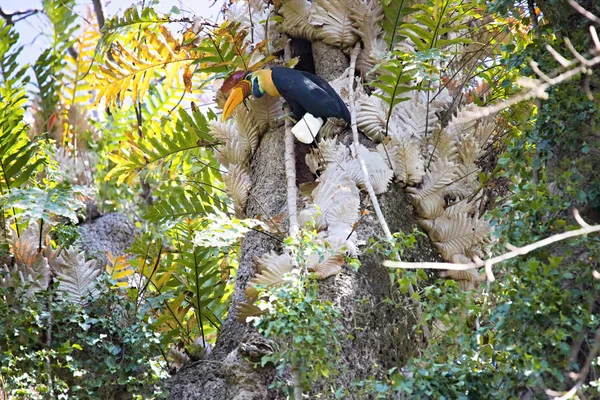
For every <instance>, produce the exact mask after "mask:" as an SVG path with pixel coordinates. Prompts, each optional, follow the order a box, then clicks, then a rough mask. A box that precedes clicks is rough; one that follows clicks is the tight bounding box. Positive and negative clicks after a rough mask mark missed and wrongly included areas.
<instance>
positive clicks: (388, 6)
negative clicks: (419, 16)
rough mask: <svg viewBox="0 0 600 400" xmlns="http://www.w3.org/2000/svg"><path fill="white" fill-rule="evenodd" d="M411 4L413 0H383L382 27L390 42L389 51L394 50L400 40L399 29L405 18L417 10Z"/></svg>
mask: <svg viewBox="0 0 600 400" xmlns="http://www.w3.org/2000/svg"><path fill="white" fill-rule="evenodd" d="M410 4H411V0H381V5H382V6H383V13H384V18H383V20H382V27H383V30H384V31H385V36H386V40H387V42H388V44H389V47H388V48H389V51H392V50H393V49H394V46H395V44H396V43H397V42H398V41H399V40H400V36H399V35H398V29H399V28H400V26H401V25H402V23H403V22H404V20H405V18H406V17H407V16H408V15H410V14H411V13H413V12H414V11H415V9H414V8H412V7H410Z"/></svg>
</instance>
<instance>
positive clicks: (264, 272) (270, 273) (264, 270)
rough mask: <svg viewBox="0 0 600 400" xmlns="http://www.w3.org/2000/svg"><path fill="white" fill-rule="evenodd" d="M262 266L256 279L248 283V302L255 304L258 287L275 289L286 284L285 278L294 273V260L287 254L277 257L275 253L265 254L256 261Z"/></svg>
mask: <svg viewBox="0 0 600 400" xmlns="http://www.w3.org/2000/svg"><path fill="white" fill-rule="evenodd" d="M255 262H256V264H257V265H260V267H259V268H258V269H260V272H258V273H257V274H256V275H255V276H254V278H252V279H251V280H250V282H248V287H247V288H246V292H245V294H246V300H248V301H249V302H251V303H254V302H255V301H256V300H258V287H259V286H260V287H266V288H268V287H275V286H278V285H281V284H283V283H284V282H285V277H286V275H287V274H289V273H290V272H291V271H292V260H291V259H290V257H289V256H288V255H287V254H281V255H277V254H275V253H274V252H271V253H268V254H265V255H263V256H261V257H258V258H257V259H256V261H255Z"/></svg>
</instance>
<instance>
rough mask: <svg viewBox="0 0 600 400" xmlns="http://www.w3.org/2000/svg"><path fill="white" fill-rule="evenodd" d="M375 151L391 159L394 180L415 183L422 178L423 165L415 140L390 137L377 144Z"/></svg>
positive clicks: (408, 183)
mask: <svg viewBox="0 0 600 400" xmlns="http://www.w3.org/2000/svg"><path fill="white" fill-rule="evenodd" d="M377 151H378V152H379V154H380V155H381V156H382V157H383V158H384V159H385V160H388V161H391V164H392V169H393V170H394V175H395V176H396V181H398V182H402V183H404V184H405V185H416V184H418V183H420V182H421V181H422V180H423V176H424V175H425V165H424V163H423V158H422V157H421V152H420V151H419V145H418V144H417V141H416V140H413V139H396V138H392V139H391V140H390V141H389V143H387V144H385V143H382V144H379V145H378V146H377ZM388 158H389V159H388Z"/></svg>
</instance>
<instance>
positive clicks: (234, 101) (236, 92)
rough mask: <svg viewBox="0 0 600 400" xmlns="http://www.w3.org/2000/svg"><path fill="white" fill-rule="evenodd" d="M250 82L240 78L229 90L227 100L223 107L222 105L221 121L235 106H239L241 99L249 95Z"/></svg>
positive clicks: (229, 114) (227, 116)
mask: <svg viewBox="0 0 600 400" xmlns="http://www.w3.org/2000/svg"><path fill="white" fill-rule="evenodd" d="M251 85H252V84H251V83H250V82H248V81H247V80H242V81H240V82H238V84H237V85H235V86H234V88H233V89H232V91H231V94H230V95H229V98H228V99H227V102H226V103H225V107H223V121H225V120H226V119H227V118H229V116H231V113H232V112H233V110H235V108H236V107H237V106H239V105H240V104H241V103H242V101H244V99H245V98H246V97H248V96H250V91H251V89H252V88H251Z"/></svg>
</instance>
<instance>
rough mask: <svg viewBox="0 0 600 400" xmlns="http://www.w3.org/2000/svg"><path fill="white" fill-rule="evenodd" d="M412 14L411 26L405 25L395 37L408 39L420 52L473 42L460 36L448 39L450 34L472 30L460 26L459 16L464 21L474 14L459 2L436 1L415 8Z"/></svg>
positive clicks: (450, 0) (465, 26)
mask: <svg viewBox="0 0 600 400" xmlns="http://www.w3.org/2000/svg"><path fill="white" fill-rule="evenodd" d="M413 8H414V12H413V13H411V15H410V19H411V22H405V23H403V24H402V25H401V26H400V27H399V28H398V30H397V32H396V34H397V35H398V36H401V37H406V38H409V39H410V40H411V41H412V44H414V46H415V47H416V48H417V49H418V50H419V51H427V50H431V49H434V48H438V49H441V48H444V47H446V46H449V45H454V44H459V43H462V44H466V43H470V42H471V40H470V39H467V38H463V37H462V36H460V35H458V36H457V37H454V38H448V35H449V34H450V33H457V32H459V31H460V30H462V29H469V27H468V26H467V25H462V24H457V23H456V21H457V18H456V15H460V16H461V17H463V18H464V17H465V16H468V15H470V14H471V10H470V9H469V8H467V7H466V6H463V4H462V2H460V1H457V0H433V1H432V4H428V3H424V4H415V5H413Z"/></svg>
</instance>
